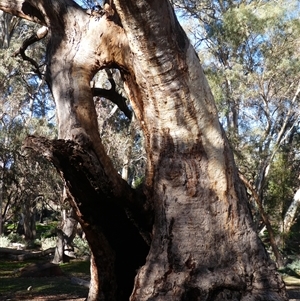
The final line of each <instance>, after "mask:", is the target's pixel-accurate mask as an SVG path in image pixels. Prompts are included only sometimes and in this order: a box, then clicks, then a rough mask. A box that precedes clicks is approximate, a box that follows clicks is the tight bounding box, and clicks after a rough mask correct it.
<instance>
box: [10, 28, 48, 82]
mask: <svg viewBox="0 0 300 301" xmlns="http://www.w3.org/2000/svg"><path fill="white" fill-rule="evenodd" d="M47 33H48V28H47V27H46V26H43V27H41V28H40V29H39V30H38V31H37V32H36V33H34V34H32V35H31V36H30V37H29V38H27V39H25V40H24V41H23V43H22V46H21V47H20V48H19V49H18V50H17V51H15V52H14V54H13V56H15V57H16V56H18V55H19V54H20V55H21V57H22V59H23V60H24V61H28V62H30V63H31V64H32V65H33V66H34V68H35V69H34V71H35V72H36V73H37V74H38V75H39V77H42V74H41V72H40V69H39V65H38V63H37V62H36V61H35V60H34V59H32V58H30V57H29V56H27V55H26V54H25V51H26V49H27V48H28V47H29V46H30V45H32V44H34V43H36V42H38V41H40V40H41V39H43V38H44V37H45V36H46V35H47Z"/></svg>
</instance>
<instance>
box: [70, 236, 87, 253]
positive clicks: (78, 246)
mask: <svg viewBox="0 0 300 301" xmlns="http://www.w3.org/2000/svg"><path fill="white" fill-rule="evenodd" d="M73 244H74V247H75V254H76V256H77V257H84V256H89V255H90V248H89V245H88V243H87V240H86V239H82V238H80V237H79V236H76V237H75V238H74V240H73Z"/></svg>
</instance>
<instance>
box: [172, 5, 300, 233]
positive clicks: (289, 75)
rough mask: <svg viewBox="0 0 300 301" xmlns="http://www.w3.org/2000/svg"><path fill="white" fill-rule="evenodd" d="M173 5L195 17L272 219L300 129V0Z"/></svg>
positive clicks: (248, 172)
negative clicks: (272, 176)
mask: <svg viewBox="0 0 300 301" xmlns="http://www.w3.org/2000/svg"><path fill="white" fill-rule="evenodd" d="M174 3H175V5H176V7H177V8H178V9H179V10H180V11H181V12H183V15H188V16H192V17H193V19H192V20H193V21H194V24H193V23H192V22H191V21H190V19H189V20H188V21H187V22H186V23H187V24H186V27H187V30H188V31H190V32H191V36H192V40H193V41H194V43H195V45H196V46H197V47H198V50H199V56H200V57H201V59H202V61H203V65H204V67H205V72H206V74H207V76H208V78H209V82H210V83H211V86H212V89H213V93H214V95H215V98H216V101H217V105H218V108H219V112H220V119H221V121H222V124H223V125H224V127H225V129H226V132H227V133H228V135H229V139H230V142H231V145H232V146H233V148H234V152H235V155H236V159H237V162H238V166H239V169H240V171H241V172H242V173H243V175H244V176H243V179H244V180H245V181H246V185H247V186H248V187H249V188H250V189H251V190H252V196H253V197H254V196H255V199H256V200H257V201H258V203H261V205H258V207H259V208H260V209H261V210H260V211H261V214H262V215H264V216H265V218H263V219H264V220H265V221H266V217H267V216H266V215H265V214H264V212H263V207H266V208H268V205H269V204H268V200H269V199H270V198H268V197H267V196H268V194H269V193H268V189H267V188H268V182H267V177H268V174H269V172H270V170H271V168H272V162H273V161H274V158H275V157H276V154H278V152H282V151H283V152H285V153H286V152H288V153H292V152H294V150H293V148H294V147H295V144H294V143H290V142H291V141H293V140H295V137H297V136H298V134H299V133H298V129H297V127H298V122H299V92H300V90H299V88H300V77H299V67H300V60H299V51H298V48H299V30H300V23H299V18H298V16H299V3H298V1H276V2H273V1H256V0H252V1H244V0H239V1H230V2H228V1H221V0H218V1H188V0H178V1H174ZM199 24H200V26H199ZM193 25H196V26H193ZM288 149H289V150H288ZM297 177H298V175H297ZM295 180H296V178H295ZM294 182H296V181H294ZM291 189H292V190H293V189H295V186H292V187H291ZM286 198H288V195H286ZM282 201H284V199H282ZM286 201H287V200H286ZM262 205H264V206H262ZM269 207H270V206H269ZM277 212H278V211H277ZM282 214H284V212H282V213H281V215H282ZM259 220H260V219H258V221H259ZM266 222H267V223H268V221H266ZM269 230H270V231H272V230H271V228H269Z"/></svg>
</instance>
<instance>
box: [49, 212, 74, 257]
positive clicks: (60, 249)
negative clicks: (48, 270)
mask: <svg viewBox="0 0 300 301" xmlns="http://www.w3.org/2000/svg"><path fill="white" fill-rule="evenodd" d="M77 224H78V222H77V220H76V216H75V212H74V210H73V208H71V209H70V210H69V211H68V212H67V210H66V209H64V210H63V214H62V226H61V229H57V245H56V248H55V253H54V258H53V261H52V262H53V263H61V262H68V261H69V260H70V258H72V257H74V246H73V239H74V238H75V235H76V228H77Z"/></svg>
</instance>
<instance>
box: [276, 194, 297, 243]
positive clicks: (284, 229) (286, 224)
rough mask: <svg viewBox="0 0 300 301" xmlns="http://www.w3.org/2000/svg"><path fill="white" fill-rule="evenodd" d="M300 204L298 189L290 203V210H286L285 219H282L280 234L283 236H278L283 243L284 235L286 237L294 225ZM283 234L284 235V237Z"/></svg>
mask: <svg viewBox="0 0 300 301" xmlns="http://www.w3.org/2000/svg"><path fill="white" fill-rule="evenodd" d="M299 205H300V189H298V190H297V191H296V193H295V195H294V198H293V201H292V203H291V204H290V206H289V208H288V210H287V211H286V213H285V215H284V219H283V221H282V224H281V225H280V234H281V237H278V240H279V241H280V243H283V237H285V236H286V235H287V234H288V233H289V232H290V230H291V227H292V226H293V224H294V222H295V217H296V213H297V210H298V208H299ZM282 236H283V237H282Z"/></svg>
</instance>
